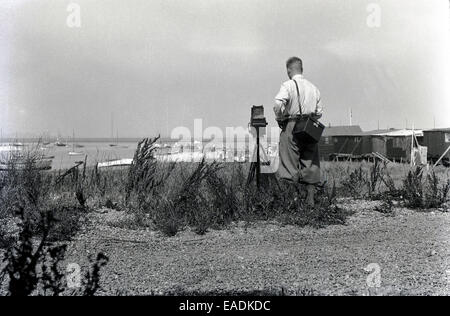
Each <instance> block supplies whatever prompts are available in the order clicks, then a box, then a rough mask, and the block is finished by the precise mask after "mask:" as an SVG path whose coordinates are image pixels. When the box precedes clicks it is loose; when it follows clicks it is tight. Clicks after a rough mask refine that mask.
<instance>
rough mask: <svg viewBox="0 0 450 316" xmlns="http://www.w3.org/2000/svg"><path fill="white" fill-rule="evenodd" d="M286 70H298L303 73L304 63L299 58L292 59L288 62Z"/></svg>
mask: <svg viewBox="0 0 450 316" xmlns="http://www.w3.org/2000/svg"><path fill="white" fill-rule="evenodd" d="M286 68H290V69H292V68H296V69H298V70H300V71H301V72H302V73H303V61H302V60H301V59H300V58H298V57H291V58H289V59H288V60H287V61H286Z"/></svg>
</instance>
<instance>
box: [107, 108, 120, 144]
mask: <svg viewBox="0 0 450 316" xmlns="http://www.w3.org/2000/svg"><path fill="white" fill-rule="evenodd" d="M113 138H114V113H111V141H112V140H113ZM117 145H118V140H117V139H116V141H115V142H114V143H113V142H111V143H109V147H117Z"/></svg>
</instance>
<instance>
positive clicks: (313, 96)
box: [273, 75, 323, 119]
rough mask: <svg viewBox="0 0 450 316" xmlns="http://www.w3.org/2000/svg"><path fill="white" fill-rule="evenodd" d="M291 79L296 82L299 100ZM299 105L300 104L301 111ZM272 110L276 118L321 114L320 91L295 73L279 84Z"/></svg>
mask: <svg viewBox="0 0 450 316" xmlns="http://www.w3.org/2000/svg"><path fill="white" fill-rule="evenodd" d="M293 80H295V81H296V82H297V84H298V90H299V93H300V100H299V97H298V94H297V88H296V86H295V83H294V81H293ZM299 105H301V112H300V109H299ZM273 110H274V112H275V117H276V118H277V119H282V118H283V117H286V116H293V115H299V114H312V113H315V114H317V115H322V114H323V106H322V103H321V101H320V91H319V89H317V88H316V86H314V85H313V84H312V83H311V82H309V81H308V80H306V79H305V78H304V77H303V75H295V76H294V77H292V80H289V81H286V82H284V83H283V84H282V85H281V88H280V92H278V94H277V95H276V97H275V106H274V108H273Z"/></svg>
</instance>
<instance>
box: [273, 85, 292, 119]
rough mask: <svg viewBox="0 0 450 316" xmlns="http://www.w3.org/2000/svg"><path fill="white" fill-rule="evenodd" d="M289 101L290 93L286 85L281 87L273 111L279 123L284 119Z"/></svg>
mask: <svg viewBox="0 0 450 316" xmlns="http://www.w3.org/2000/svg"><path fill="white" fill-rule="evenodd" d="M288 101H289V91H288V90H287V89H286V87H285V86H284V84H282V85H281V88H280V91H279V92H278V94H277V95H276V96H275V106H274V107H273V111H274V113H275V118H276V120H277V121H280V120H282V119H283V113H284V109H285V107H286V104H287V103H288Z"/></svg>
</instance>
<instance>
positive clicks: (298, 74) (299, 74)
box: [291, 73, 303, 79]
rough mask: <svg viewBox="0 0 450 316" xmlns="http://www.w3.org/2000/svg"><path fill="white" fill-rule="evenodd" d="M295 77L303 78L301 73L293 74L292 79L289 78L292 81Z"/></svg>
mask: <svg viewBox="0 0 450 316" xmlns="http://www.w3.org/2000/svg"><path fill="white" fill-rule="evenodd" d="M295 76H300V77H303V74H302V73H296V74H293V75H292V77H291V79H293V78H294V77H295Z"/></svg>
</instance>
